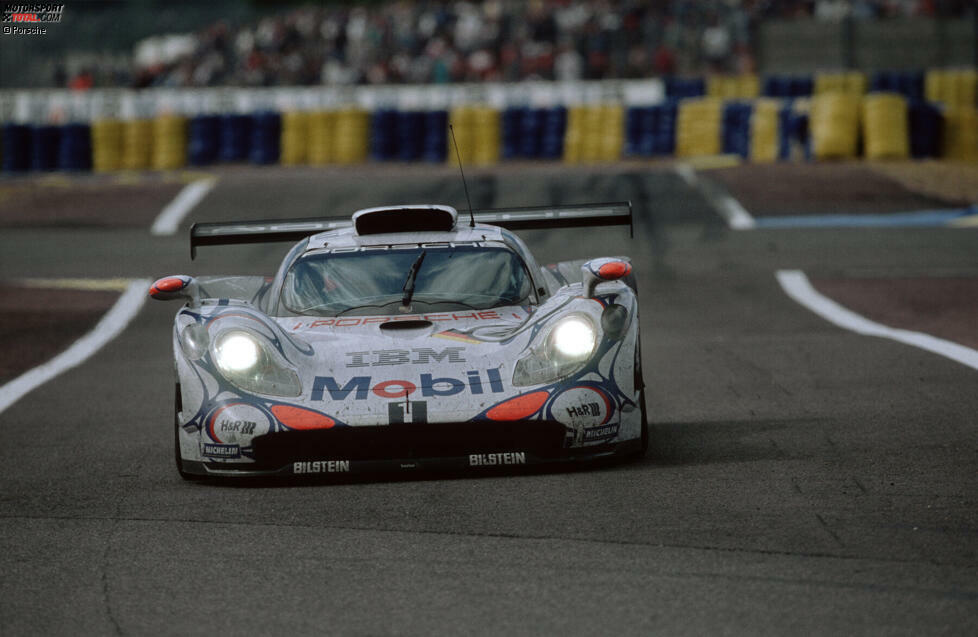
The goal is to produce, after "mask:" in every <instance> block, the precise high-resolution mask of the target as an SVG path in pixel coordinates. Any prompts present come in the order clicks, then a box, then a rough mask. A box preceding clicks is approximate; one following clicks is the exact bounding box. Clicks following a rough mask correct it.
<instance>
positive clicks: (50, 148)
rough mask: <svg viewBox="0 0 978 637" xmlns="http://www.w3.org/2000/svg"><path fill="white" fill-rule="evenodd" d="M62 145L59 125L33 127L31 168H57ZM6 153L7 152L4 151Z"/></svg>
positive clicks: (45, 169)
mask: <svg viewBox="0 0 978 637" xmlns="http://www.w3.org/2000/svg"><path fill="white" fill-rule="evenodd" d="M60 146H61V128H60V127H58V126H43V125H42V126H32V127H31V170H42V171H48V170H57V169H58V152H59V148H60ZM4 154H6V153H4Z"/></svg>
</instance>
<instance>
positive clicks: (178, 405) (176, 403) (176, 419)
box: [173, 383, 204, 482]
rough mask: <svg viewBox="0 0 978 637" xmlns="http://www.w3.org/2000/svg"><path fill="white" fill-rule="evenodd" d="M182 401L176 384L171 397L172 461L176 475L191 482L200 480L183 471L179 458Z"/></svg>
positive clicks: (181, 459) (180, 458) (194, 475)
mask: <svg viewBox="0 0 978 637" xmlns="http://www.w3.org/2000/svg"><path fill="white" fill-rule="evenodd" d="M182 403H183V401H182V399H181V398H180V383H177V384H176V392H175V394H174V397H173V459H174V460H175V461H176V465H177V473H179V474H180V477H181V478H183V479H184V480H187V481H190V482H193V481H197V480H200V479H202V478H203V477H204V476H199V475H196V474H193V473H187V472H186V471H184V470H183V458H182V457H181V456H180V410H181V409H183V404H182Z"/></svg>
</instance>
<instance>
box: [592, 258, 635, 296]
mask: <svg viewBox="0 0 978 637" xmlns="http://www.w3.org/2000/svg"><path fill="white" fill-rule="evenodd" d="M631 271H632V264H631V263H629V261H628V259H626V258H625V257H604V258H601V259H591V260H590V261H586V262H585V263H584V265H582V266H581V275H582V281H583V283H584V297H585V298H588V299H593V298H594V288H596V287H597V285H598V284H599V283H603V282H605V281H617V280H618V279H621V278H623V277H625V276H628V274H629V273H630V272H631Z"/></svg>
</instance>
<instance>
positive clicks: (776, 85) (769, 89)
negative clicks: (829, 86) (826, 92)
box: [761, 75, 815, 98]
mask: <svg viewBox="0 0 978 637" xmlns="http://www.w3.org/2000/svg"><path fill="white" fill-rule="evenodd" d="M814 88H815V80H814V78H813V77H812V76H810V75H769V76H767V77H765V78H764V82H763V84H762V88H761V95H763V96H764V97H781V98H796V97H809V96H810V95H811V94H812V91H813V90H814Z"/></svg>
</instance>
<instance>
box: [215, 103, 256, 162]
mask: <svg viewBox="0 0 978 637" xmlns="http://www.w3.org/2000/svg"><path fill="white" fill-rule="evenodd" d="M220 120H221V124H220V125H221V135H220V147H219V150H218V157H219V158H220V160H221V161H245V160H247V159H248V151H249V150H250V148H251V121H252V120H251V116H250V115H244V114H239V113H233V114H229V115H221V118H220Z"/></svg>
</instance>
